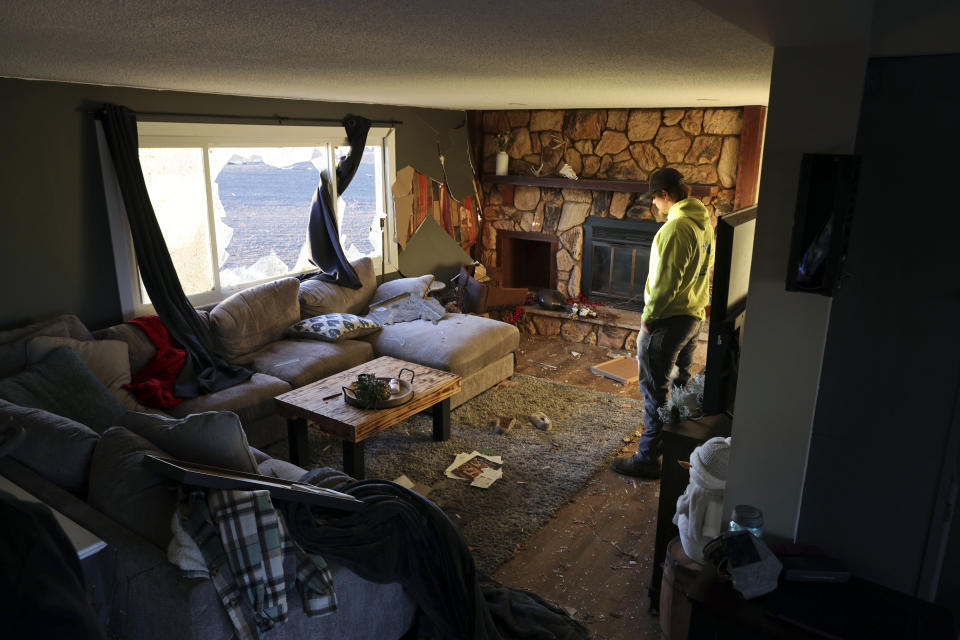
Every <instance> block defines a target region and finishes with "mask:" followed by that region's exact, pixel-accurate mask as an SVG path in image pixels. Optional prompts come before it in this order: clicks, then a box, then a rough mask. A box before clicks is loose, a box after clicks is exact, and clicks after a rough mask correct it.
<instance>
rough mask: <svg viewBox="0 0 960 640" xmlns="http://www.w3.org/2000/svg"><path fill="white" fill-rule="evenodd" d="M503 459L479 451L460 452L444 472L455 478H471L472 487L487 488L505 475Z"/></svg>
mask: <svg viewBox="0 0 960 640" xmlns="http://www.w3.org/2000/svg"><path fill="white" fill-rule="evenodd" d="M502 467H503V459H502V458H501V457H500V456H488V455H484V454H482V453H480V452H479V451H471V452H470V453H458V454H457V457H456V458H454V460H453V464H451V465H450V466H449V467H447V470H446V471H445V472H444V474H445V475H446V476H447V477H448V478H453V479H454V480H470V481H471V482H470V486H471V487H479V488H480V489H486V488H487V487H489V486H490V485H492V484H493V483H494V482H496V481H497V480H499V479H500V478H502V477H503V470H502Z"/></svg>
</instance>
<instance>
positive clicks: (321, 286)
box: [300, 258, 377, 318]
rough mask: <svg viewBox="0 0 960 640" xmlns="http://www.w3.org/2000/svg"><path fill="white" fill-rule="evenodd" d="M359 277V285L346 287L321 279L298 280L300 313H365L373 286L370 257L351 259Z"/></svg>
mask: <svg viewBox="0 0 960 640" xmlns="http://www.w3.org/2000/svg"><path fill="white" fill-rule="evenodd" d="M350 264H351V265H353V268H354V269H355V270H356V272H357V276H358V277H359V278H360V285H361V286H360V288H359V289H350V288H349V287H341V286H340V285H338V284H334V283H332V282H324V281H323V280H314V279H310V280H304V281H303V282H301V283H300V316H301V317H303V318H310V317H312V316H321V315H324V314H327V313H356V314H360V313H366V311H367V305H369V304H370V300H371V296H372V295H373V291H374V289H376V288H377V274H376V271H374V267H373V260H371V259H370V258H360V259H359V260H357V261H355V262H351V263H350Z"/></svg>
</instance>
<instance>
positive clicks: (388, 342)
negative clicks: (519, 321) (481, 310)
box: [362, 313, 520, 376]
mask: <svg viewBox="0 0 960 640" xmlns="http://www.w3.org/2000/svg"><path fill="white" fill-rule="evenodd" d="M362 340H364V341H366V342H369V343H370V344H371V345H372V346H373V352H374V354H375V355H377V356H393V357H394V358H400V359H402V360H409V361H412V362H418V363H420V364H423V365H426V366H428V367H433V368H434V369H442V370H444V371H451V372H453V373H456V374H458V375H460V376H468V375H470V374H472V373H474V372H476V371H479V370H480V369H482V368H483V367H485V366H487V365H488V364H490V363H492V362H494V361H496V360H499V359H500V358H502V357H503V356H505V355H506V354H508V353H510V352H512V351H516V349H517V346H518V345H519V344H520V332H519V331H518V330H517V328H516V327H515V326H513V325H511V324H507V323H506V322H500V321H498V320H491V319H490V318H481V317H479V316H469V315H463V314H459V313H451V314H447V316H446V317H444V318H443V319H442V320H440V321H439V322H438V323H437V324H433V323H431V322H428V321H426V320H414V321H412V322H400V323H397V324H390V325H386V326H384V327H383V330H382V331H378V332H377V333H375V334H372V335H370V336H367V337H366V338H362Z"/></svg>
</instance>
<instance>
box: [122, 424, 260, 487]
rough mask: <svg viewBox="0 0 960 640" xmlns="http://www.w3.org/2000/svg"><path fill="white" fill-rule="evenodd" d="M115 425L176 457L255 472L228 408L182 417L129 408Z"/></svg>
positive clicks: (245, 437)
mask: <svg viewBox="0 0 960 640" xmlns="http://www.w3.org/2000/svg"><path fill="white" fill-rule="evenodd" d="M117 424H118V425H119V426H121V427H126V428H127V429H129V430H130V431H132V432H133V433H135V434H137V435H138V436H140V437H142V438H145V439H147V440H149V441H150V442H151V443H153V444H154V445H156V446H157V447H159V448H160V449H163V450H164V451H166V452H167V453H169V454H170V455H171V456H173V457H174V458H177V459H178V460H185V461H187V462H196V463H199V464H206V465H210V466H212V467H223V468H225V469H233V470H235V471H245V472H247V473H256V472H257V462H256V460H255V459H254V457H253V452H251V451H250V444H249V443H248V442H247V436H246V434H244V432H243V426H242V425H241V424H240V418H238V417H237V414H235V413H233V412H231V411H207V412H205V413H194V414H191V415H188V416H187V417H185V418H171V417H168V416H162V415H157V414H152V413H139V412H136V411H128V412H127V413H125V414H123V415H122V416H121V417H120V420H119V422H118V423H117Z"/></svg>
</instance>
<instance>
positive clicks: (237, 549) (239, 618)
mask: <svg viewBox="0 0 960 640" xmlns="http://www.w3.org/2000/svg"><path fill="white" fill-rule="evenodd" d="M179 514H180V517H181V522H182V523H183V527H184V529H185V530H186V532H187V533H188V534H189V535H190V536H191V537H192V538H193V539H194V541H195V542H196V543H197V546H198V547H199V548H200V552H201V553H202V554H203V557H204V559H205V560H206V563H207V567H208V569H209V570H210V579H211V580H212V581H213V586H214V588H215V589H216V591H217V594H218V595H219V597H220V601H221V602H222V603H223V606H224V609H225V610H226V612H227V615H228V616H229V617H230V621H231V623H232V625H233V628H234V631H235V632H236V634H237V637H238V638H239V639H240V640H250V639H254V638H256V639H259V638H261V635H262V633H264V632H266V631H269V630H270V629H272V628H273V627H274V626H276V625H277V624H279V623H281V622H283V621H284V620H286V619H287V613H288V607H287V593H288V589H290V588H291V587H293V586H294V584H296V586H297V589H298V590H299V592H300V599H301V600H302V602H303V608H304V611H305V612H306V614H307V615H308V616H314V615H322V614H326V613H331V612H333V611H335V610H336V608H337V597H336V594H335V593H334V590H333V581H332V579H331V576H330V570H329V569H328V568H327V565H326V562H324V560H323V558H321V557H320V556H318V555H313V554H311V555H308V554H306V553H304V551H303V550H302V549H301V548H300V547H299V546H298V545H297V544H296V543H295V542H294V541H293V539H292V538H291V537H290V536H289V535H288V534H287V529H286V526H285V525H284V522H283V519H282V518H281V517H280V515H279V513H278V512H277V510H276V509H275V508H274V506H273V503H272V501H271V500H270V493H269V492H268V491H213V490H210V491H207V490H204V489H191V490H186V489H184V490H183V491H181V499H180V505H179Z"/></svg>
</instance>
